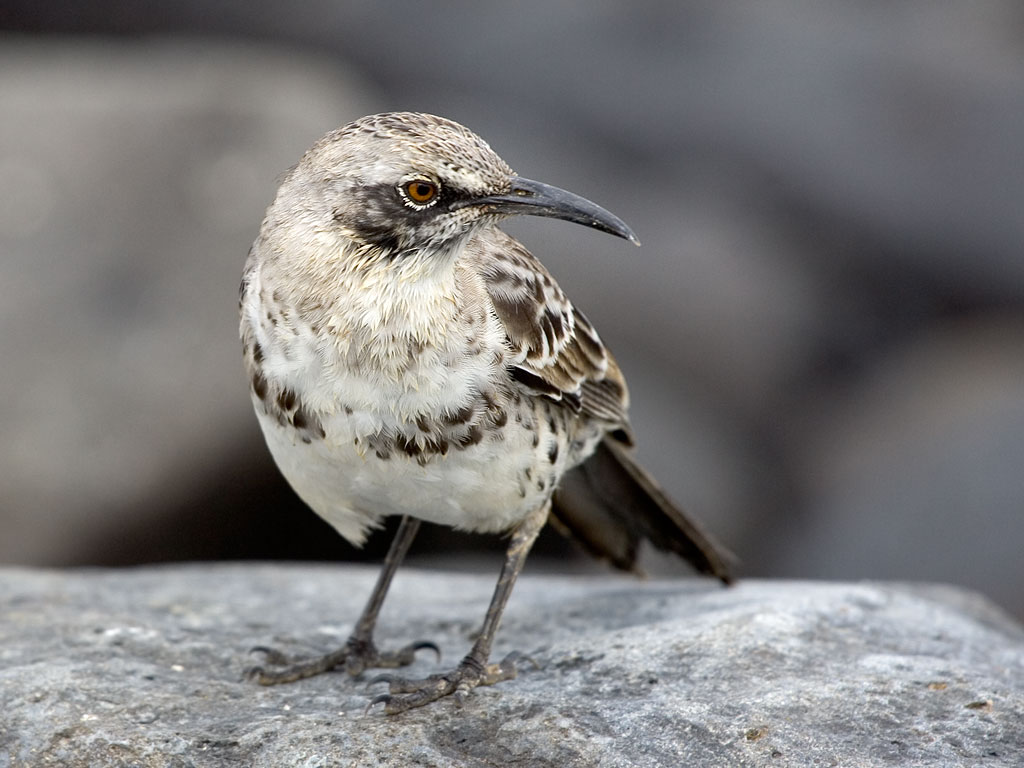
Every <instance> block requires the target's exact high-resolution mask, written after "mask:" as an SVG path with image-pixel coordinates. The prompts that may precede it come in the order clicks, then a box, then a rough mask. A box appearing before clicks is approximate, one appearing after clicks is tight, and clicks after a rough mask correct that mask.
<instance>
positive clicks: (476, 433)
mask: <svg viewBox="0 0 1024 768" xmlns="http://www.w3.org/2000/svg"><path fill="white" fill-rule="evenodd" d="M483 439H484V431H483V430H482V429H481V428H480V425H479V424H474V425H473V426H471V427H470V428H469V431H468V432H467V433H466V434H465V435H463V436H462V437H460V438H459V447H461V448H468V447H469V446H471V445H476V444H477V443H479V442H480V441H481V440H483Z"/></svg>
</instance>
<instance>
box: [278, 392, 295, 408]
mask: <svg viewBox="0 0 1024 768" xmlns="http://www.w3.org/2000/svg"><path fill="white" fill-rule="evenodd" d="M295 399H296V397H295V391H294V390H291V389H283V390H281V394H279V395H278V396H277V404H278V406H279V407H280V408H281V410H282V411H290V410H291V409H292V408H294V407H295Z"/></svg>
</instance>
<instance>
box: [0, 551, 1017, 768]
mask: <svg viewBox="0 0 1024 768" xmlns="http://www.w3.org/2000/svg"><path fill="white" fill-rule="evenodd" d="M374 576H375V569H372V568H357V567H281V566H261V565H237V566H234V565H232V566H184V567H166V568H145V569H139V570H126V571H105V570H96V571H35V570H22V569H6V570H3V571H0V617H2V618H0V686H2V689H0V690H2V700H3V706H2V708H0V766H4V768H8V766H10V767H11V768H14V767H20V766H56V765H60V766H228V765H232V766H233V765H247V766H283V765H288V766H310V767H312V766H365V765H384V766H410V765H419V766H463V765H465V766H507V765H523V766H556V765H557V766H559V767H560V768H568V767H569V766H595V765H598V766H632V765H638V766H705V765H707V766H712V765H713V766H720V765H730V766H762V765H771V766H805V765H817V766H829V765H842V766H869V765H870V766H886V765H892V766H926V765H927V766H929V767H932V766H968V765H971V766H973V765H985V766H989V765H993V766H1000V765H1005V766H1011V765H1020V764H1021V763H1022V761H1024V732H1022V726H1021V723H1022V722H1024V630H1022V629H1021V627H1019V626H1018V625H1016V624H1014V623H1013V622H1012V621H1010V620H1009V619H1007V618H1006V617H1005V616H1004V615H1003V614H1001V613H1000V612H999V611H998V609H996V608H994V607H993V606H992V605H991V604H989V603H987V602H986V601H985V600H984V599H983V598H981V597H979V596H977V595H974V594H972V593H966V592H963V591H959V590H956V589H953V588H949V587H937V586H935V587H929V586H917V587H914V586H901V585H891V584H828V583H809V582H756V581H750V582H745V583H742V584H740V585H739V586H738V587H736V588H734V589H723V588H719V587H717V586H715V585H712V584H710V583H709V582H704V581H683V582H647V583H643V582H635V581H630V580H624V579H571V578H547V577H533V578H531V577H525V578H524V579H523V581H522V582H521V583H520V584H519V586H518V588H517V591H516V594H515V595H514V596H513V599H512V603H511V605H510V608H509V611H508V614H507V615H506V619H505V623H504V626H503V628H502V632H501V633H500V635H499V639H498V646H497V648H496V653H497V654H504V653H507V652H508V651H510V650H512V649H518V650H521V651H524V652H526V653H529V654H530V655H531V656H532V657H533V658H534V659H535V660H536V662H537V665H538V668H537V669H534V668H532V667H530V666H529V665H523V666H524V669H523V670H522V672H521V675H520V677H519V678H518V679H517V680H513V681H509V682H506V683H503V684H501V685H499V686H496V687H494V688H482V689H478V690H477V691H475V692H474V693H473V694H472V695H471V696H470V697H469V699H468V700H467V702H466V704H465V706H463V707H461V708H459V707H457V706H456V705H455V704H454V703H453V702H451V701H445V702H441V703H438V704H435V705H433V706H431V707H428V708H425V709H422V710H417V711H413V712H411V713H407V714H405V715H402V716H399V717H394V718H389V717H386V716H383V715H382V714H380V712H379V711H371V712H370V713H369V714H364V708H365V706H366V702H367V692H366V689H365V686H364V685H363V684H362V683H361V682H360V681H357V680H352V679H349V678H348V677H346V676H345V675H344V674H341V673H339V674H331V675H325V676H321V677H319V678H314V679H310V680H306V681H302V682H299V683H296V684H292V685H287V686H281V687H275V688H261V687H259V686H256V685H255V684H253V683H250V682H247V681H245V680H243V679H242V674H241V673H242V670H243V668H244V667H245V666H246V665H248V664H250V663H252V657H250V656H248V655H247V649H248V648H249V647H250V646H252V645H253V644H257V643H262V644H271V645H273V646H275V647H278V648H280V649H282V650H285V651H288V652H294V653H314V652H317V651H324V650H327V649H329V648H332V647H334V646H335V645H336V644H338V643H340V642H342V641H343V639H344V637H345V636H346V634H347V632H348V630H349V628H350V625H351V622H352V620H353V619H354V617H355V614H356V612H357V610H358V608H359V606H360V604H361V603H362V601H363V600H364V598H365V596H366V594H367V592H368V590H369V589H370V586H371V584H372V581H373V579H374ZM491 586H492V577H491V575H486V576H485V575H466V574H460V575H451V574H445V573H431V572H424V571H415V570H406V571H404V572H401V573H400V574H399V576H398V578H397V580H396V583H395V588H394V590H393V594H392V595H391V596H390V599H389V601H388V603H387V604H386V606H385V611H384V616H383V617H382V623H381V627H380V633H379V639H380V641H381V644H382V645H389V644H394V643H399V642H405V641H407V640H410V639H413V638H419V637H430V638H432V639H434V640H436V641H438V643H439V645H440V646H441V647H442V649H443V651H444V655H445V659H444V666H445V668H447V665H449V664H452V663H455V662H456V661H457V660H458V659H459V658H460V657H461V655H462V653H464V652H465V650H466V648H467V647H468V645H469V642H470V640H469V638H470V635H471V633H472V632H473V629H474V628H475V626H476V625H477V623H478V622H479V620H480V619H481V617H482V614H483V611H484V607H485V605H486V601H487V599H488V596H489V593H490V589H491ZM426 656H427V657H426V658H422V659H421V660H420V661H418V662H417V664H416V666H415V667H413V668H412V670H411V671H412V672H413V673H416V674H428V673H430V672H432V671H435V669H437V666H436V665H435V663H434V660H433V659H432V658H429V654H426Z"/></svg>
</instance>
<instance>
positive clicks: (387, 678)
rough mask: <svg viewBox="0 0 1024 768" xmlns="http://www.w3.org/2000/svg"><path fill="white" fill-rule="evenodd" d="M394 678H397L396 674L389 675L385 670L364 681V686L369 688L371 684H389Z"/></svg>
mask: <svg viewBox="0 0 1024 768" xmlns="http://www.w3.org/2000/svg"><path fill="white" fill-rule="evenodd" d="M396 680H398V676H397V675H389V674H388V673H387V672H385V673H384V674H381V675H377V676H376V677H374V678H373V679H371V680H368V681H367V682H366V687H367V688H369V687H370V686H371V685H376V684H377V683H387V684H388V685H391V683H393V682H395V681H396Z"/></svg>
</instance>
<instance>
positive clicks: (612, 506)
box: [551, 437, 734, 584]
mask: <svg viewBox="0 0 1024 768" xmlns="http://www.w3.org/2000/svg"><path fill="white" fill-rule="evenodd" d="M551 522H552V523H553V524H554V525H555V527H556V528H559V529H561V530H562V532H563V533H566V534H568V535H569V536H570V537H572V538H574V539H576V540H577V541H579V542H580V543H581V544H582V545H583V546H584V547H585V548H586V549H587V550H588V551H590V552H591V553H592V554H593V555H595V556H596V557H599V558H603V559H607V560H609V561H610V562H611V563H612V565H614V566H615V567H617V568H621V569H623V570H626V571H637V570H638V569H637V566H636V556H637V546H638V544H639V542H640V539H641V538H646V539H648V540H649V541H650V542H651V543H652V544H653V545H654V546H655V547H657V548H658V549H662V550H666V551H669V552H675V553H676V554H677V555H680V556H681V557H683V558H685V559H686V560H688V561H689V562H690V563H691V564H693V566H694V567H695V568H696V569H697V570H698V571H700V572H701V573H706V574H709V575H711V576H716V577H718V578H719V579H721V580H722V581H723V582H725V583H726V584H729V583H731V582H732V574H731V567H732V561H733V560H734V558H733V556H732V554H731V553H730V552H728V550H726V549H725V548H724V547H722V546H721V545H720V544H718V542H716V541H715V540H714V539H713V538H712V537H711V536H710V535H709V534H707V533H706V532H704V531H703V530H702V529H701V527H700V526H699V525H698V524H697V523H696V522H695V521H694V520H693V519H692V518H690V517H689V516H688V515H687V514H686V513H685V512H684V511H683V510H681V509H680V508H679V507H678V506H676V504H675V503H674V502H673V501H672V500H671V499H669V498H668V496H667V495H666V494H665V492H664V491H663V490H662V489H661V488H660V487H659V486H658V484H657V483H656V482H655V481H654V478H652V477H651V476H650V475H649V474H647V472H645V471H644V470H643V468H641V467H640V466H639V465H638V464H637V463H636V462H635V461H634V460H633V457H632V455H631V453H630V451H629V449H627V448H626V447H625V446H623V445H620V444H618V443H617V442H616V441H615V440H614V438H611V437H606V438H605V439H604V440H602V441H601V443H600V445H598V447H597V450H596V451H594V453H593V454H592V455H591V456H590V457H589V458H588V459H587V460H586V461H584V462H583V463H582V464H580V465H579V466H578V467H576V468H575V469H572V470H571V471H569V472H567V473H566V474H565V476H564V477H563V478H562V481H561V483H560V484H559V486H558V490H557V491H556V492H555V496H554V499H553V504H552V517H551Z"/></svg>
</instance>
